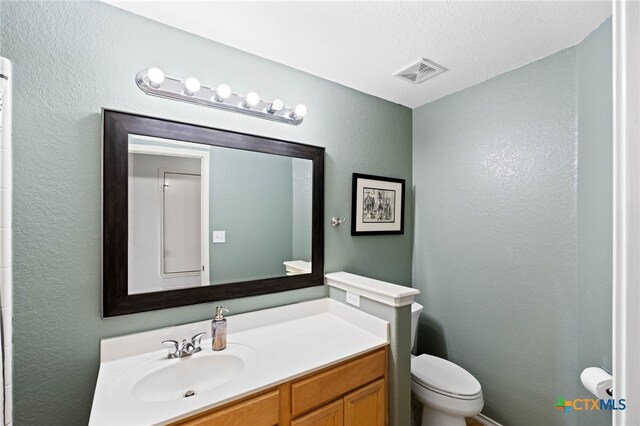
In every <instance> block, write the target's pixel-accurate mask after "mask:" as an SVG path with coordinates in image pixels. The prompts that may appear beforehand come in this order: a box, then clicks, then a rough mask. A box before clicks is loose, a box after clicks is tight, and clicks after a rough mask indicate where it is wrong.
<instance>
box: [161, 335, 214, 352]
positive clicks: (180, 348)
mask: <svg viewBox="0 0 640 426" xmlns="http://www.w3.org/2000/svg"><path fill="white" fill-rule="evenodd" d="M205 334H207V333H198V334H196V335H195V336H193V337H192V338H191V341H190V342H189V341H187V339H183V340H182V343H178V342H177V341H176V340H164V341H163V342H162V344H163V345H165V346H167V348H168V349H169V355H168V356H167V358H184V357H186V356H191V355H193V354H197V353H198V352H200V351H201V350H202V348H201V347H200V341H201V340H202V336H204V335H205Z"/></svg>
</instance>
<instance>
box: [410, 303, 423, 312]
mask: <svg viewBox="0 0 640 426" xmlns="http://www.w3.org/2000/svg"><path fill="white" fill-rule="evenodd" d="M423 309H424V307H423V306H422V305H421V304H419V303H418V302H413V303H412V304H411V313H412V314H415V313H418V312H422V310H423Z"/></svg>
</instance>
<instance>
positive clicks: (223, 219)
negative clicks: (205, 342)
mask: <svg viewBox="0 0 640 426" xmlns="http://www.w3.org/2000/svg"><path fill="white" fill-rule="evenodd" d="M103 131H104V135H103V136H104V141H103V142H104V163H103V202H104V205H103V216H104V217H103V233H104V235H103V244H104V253H103V254H104V262H103V316H105V317H108V316H114V315H122V314H126V313H133V312H141V311H147V310H155V309H162V308H168V307H173V306H181V305H187V304H193V303H203V302H208V301H214V300H222V299H229V298H235V297H244V296H251V295H258V294H265V293H271V292H277V291H284V290H290V289H295V288H302V287H308V286H313V285H321V284H323V266H322V265H323V235H322V205H323V181H324V179H323V167H324V166H323V163H324V149H323V148H319V147H313V146H308V145H302V144H297V143H292V142H285V141H281V140H275V139H268V138H262V137H258V136H252V135H245V134H240V133H233V132H227V131H223V130H218V129H212V128H206V127H202V126H196V125H191V124H185V123H178V122H173V121H167V120H162V119H157V118H150V117H144V116H140V115H134V114H128V113H122V112H116V111H110V110H104V111H103Z"/></svg>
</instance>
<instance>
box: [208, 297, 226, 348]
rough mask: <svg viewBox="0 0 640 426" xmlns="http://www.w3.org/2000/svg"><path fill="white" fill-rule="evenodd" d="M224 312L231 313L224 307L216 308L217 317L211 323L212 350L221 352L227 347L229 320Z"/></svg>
mask: <svg viewBox="0 0 640 426" xmlns="http://www.w3.org/2000/svg"><path fill="white" fill-rule="evenodd" d="M222 311H225V312H229V310H228V309H225V308H223V307H222V306H216V315H215V316H214V317H213V321H211V349H213V350H214V351H221V350H223V349H225V348H226V347H227V319H226V318H225V317H224V316H223V314H222Z"/></svg>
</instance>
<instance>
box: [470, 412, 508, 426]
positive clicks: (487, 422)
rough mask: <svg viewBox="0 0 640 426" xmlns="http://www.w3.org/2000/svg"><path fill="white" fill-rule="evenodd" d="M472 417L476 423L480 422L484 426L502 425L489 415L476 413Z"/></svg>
mask: <svg viewBox="0 0 640 426" xmlns="http://www.w3.org/2000/svg"><path fill="white" fill-rule="evenodd" d="M472 418H473V420H475V421H477V422H478V423H480V424H482V425H484V426H502V425H501V424H500V423H498V422H496V421H495V420H493V419H490V418H489V417H487V416H485V415H484V414H482V413H480V414H476V415H475V416H473V417H472Z"/></svg>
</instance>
